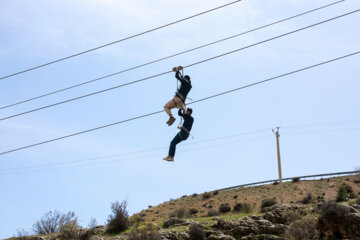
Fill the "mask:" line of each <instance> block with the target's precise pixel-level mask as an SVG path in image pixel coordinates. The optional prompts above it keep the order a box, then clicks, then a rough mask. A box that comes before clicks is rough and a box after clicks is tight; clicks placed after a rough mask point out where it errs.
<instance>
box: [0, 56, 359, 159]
mask: <svg viewBox="0 0 360 240" xmlns="http://www.w3.org/2000/svg"><path fill="white" fill-rule="evenodd" d="M359 53H360V51H357V52H353V53H350V54H347V55H344V56H341V57H337V58H333V59H330V60H327V61H324V62H321V63H317V64H314V65H311V66H308V67H304V68H300V69H298V70H294V71H291V72H288V73H284V74H281V75H278V76H275V77H272V78H268V79H265V80H262V81H259V82H255V83H252V84H248V85H245V86H242V87H239V88H235V89H232V90H229V91H225V92H222V93H218V94H215V95H212V96H209V97H205V98H202V99H199V100H196V101H193V102H191V103H189V104H188V105H190V104H195V103H198V102H202V101H205V100H209V99H211V98H215V97H219V96H222V95H225V94H228V93H232V92H235V91H239V90H242V89H245V88H249V87H252V86H256V85H259V84H263V83H266V82H269V81H272V80H275V79H278V78H282V77H285V76H289V75H292V74H295V73H298V72H302V71H305V70H308V69H311V68H315V67H319V66H321V65H325V64H328V63H331V62H335V61H339V60H341V59H344V58H348V57H351V56H354V55H357V54H359ZM161 112H163V110H160V111H156V112H152V113H148V114H144V115H141V116H137V117H133V118H129V119H126V120H122V121H119V122H114V123H110V124H107V125H103V126H100V127H96V128H92V129H88V130H84V131H81V132H77V133H73V134H70V135H66V136H62V137H58V138H54V139H50V140H47V141H44V142H39V143H35V144H31V145H28V146H24V147H20V148H15V149H12V150H8V151H5V152H1V153H0V155H5V154H8V153H11V152H16V151H20V150H23V149H26V148H31V147H35V146H38V145H42V144H46V143H50V142H54V141H58V140H61V139H65V138H69V137H73V136H77V135H80V134H84V133H88V132H92V131H96V130H99V129H102V128H107V127H111V126H114V125H118V124H122V123H125V122H130V121H133V120H137V119H141V118H145V117H149V116H152V115H155V114H159V113H161Z"/></svg>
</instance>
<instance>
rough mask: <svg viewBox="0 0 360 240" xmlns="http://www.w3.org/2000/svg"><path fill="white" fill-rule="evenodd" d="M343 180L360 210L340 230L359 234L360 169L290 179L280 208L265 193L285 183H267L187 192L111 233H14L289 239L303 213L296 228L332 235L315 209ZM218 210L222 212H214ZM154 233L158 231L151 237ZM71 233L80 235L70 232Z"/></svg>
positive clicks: (46, 238)
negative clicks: (343, 174)
mask: <svg viewBox="0 0 360 240" xmlns="http://www.w3.org/2000/svg"><path fill="white" fill-rule="evenodd" d="M342 185H346V186H348V188H350V187H351V189H352V191H353V198H354V199H353V200H351V201H348V202H347V203H346V202H345V203H342V204H344V205H342V206H345V205H346V206H347V205H349V204H350V205H349V207H350V206H352V207H356V208H357V209H358V210H354V208H353V210H351V211H357V213H353V215H351V214H350V212H351V211H350V212H346V211H345V213H344V214H345V215H344V214H343V215H341V217H340V218H339V219H338V221H339V223H344V224H343V225H344V226H345V227H344V226H341V227H342V228H341V229H340V230H339V231H340V232H346V234H352V235H348V236H354V235H357V234H358V233H359V234H360V227H359V226H360V204H359V200H358V201H357V204H356V203H355V198H358V199H360V198H359V196H360V176H359V175H357V176H346V177H335V178H327V179H321V180H313V181H298V182H288V183H284V186H283V187H284V191H283V198H284V202H285V203H288V204H290V205H282V204H279V205H274V206H273V207H275V208H273V207H270V208H265V209H270V210H267V211H261V212H260V210H261V203H262V201H263V200H265V199H270V200H272V199H275V200H276V201H279V193H280V186H279V185H263V186H255V187H247V188H239V189H232V190H223V191H213V192H207V193H202V194H192V195H190V196H183V197H181V198H179V199H176V200H171V201H168V202H165V203H163V204H160V205H158V206H155V207H149V208H148V209H146V210H144V211H141V212H140V213H137V214H135V215H133V216H131V217H130V219H129V220H130V225H129V226H128V229H127V230H125V231H123V232H121V233H119V234H109V233H107V231H106V226H96V227H94V228H92V229H78V228H75V229H73V230H70V233H67V235H65V237H64V236H62V235H61V234H63V233H60V234H59V233H57V234H49V235H42V236H30V237H22V238H10V239H11V240H61V239H76V240H80V239H82V240H112V239H123V240H129V239H130V240H144V239H151V240H158V239H159V240H160V239H171V240H189V234H190V232H191V226H192V225H194V224H195V225H196V224H198V227H197V228H198V229H197V230H196V231H204V234H205V235H206V236H207V238H206V239H210V240H234V239H246V240H263V239H278V240H283V239H284V234H286V233H285V232H286V231H287V229H291V226H292V225H291V224H293V223H294V221H297V220H299V218H301V219H304V220H301V219H300V222H299V223H297V224H301V226H297V225H294V227H292V229H295V230H294V231H296V229H299V228H301V229H302V228H304V227H305V228H309V229H310V230H313V231H315V230H316V229H315V225H316V226H319V229H318V230H321V232H322V233H323V234H324V233H326V234H327V233H329V234H330V235H329V236H332V235H331V234H333V235H334V234H337V232H336V231H338V230H337V229H336V227H333V226H330V225H329V224H328V222H327V221H328V220H327V219H326V218H325V220H324V219H323V220H321V217H320V216H319V215H317V213H316V212H317V211H318V210H317V211H315V209H317V208H318V207H319V206H320V205H319V204H317V203H320V202H324V200H325V201H326V200H334V199H336V196H337V191H338V189H339V187H340V186H342ZM309 193H311V195H312V199H311V201H309V202H307V203H312V204H292V203H296V202H298V201H300V200H302V199H304V198H306V197H307V196H308V194H309ZM240 203H241V204H242V205H241V206H243V207H244V206H246V207H245V208H242V209H241V211H234V206H235V205H237V204H240ZM221 206H223V208H222V210H223V212H222V213H219V211H220V209H219V208H221ZM350 208H351V207H350ZM329 209H330V211H334V209H335V211H337V212H341V211H344V209H343V208H341V207H340V205H339V206H337V207H336V206H335V208H334V206H332V207H331V208H329ZM211 211H212V213H213V215H212V216H209V212H211ZM328 211H329V210H328ZM214 212H215V213H214ZM294 214H295V215H294ZM172 215H175V217H181V218H182V219H179V218H169V217H170V216H172ZM180 215H181V216H180ZM338 215H339V214H338ZM214 216H216V217H215V218H214ZM245 216H247V217H245ZM314 221H315V222H314ZM321 221H322V222H323V223H324V224H323V226H322V228H323V229H321V225H317V224H315V223H316V222H319V223H321ZM347 221H349V222H347ZM339 223H336V224H335V225H336V226H339V225H341V224H339ZM354 223H355V224H358V223H359V224H358V225H359V226H357V227H356V226H353V225H354ZM324 226H325V227H324ZM329 226H330V227H329ZM346 226H350V230H349V229H346ZM195 227H196V226H195ZM201 229H202V230H201ZM354 229H355V230H354ZM140 233H146V236H147V237H146V238H144V236H145V235H141V234H140ZM132 234H133V235H132ZM134 234H135V235H134ZM136 234H138V235H136ZM139 234H140V235H139ZM149 234H150V235H151V234H153V235H151V237H149V236H150V235H149ZM298 234H302V232H301V233H296V235H298ZM69 236H76V237H75V238H70V237H69ZM79 236H81V237H79ZM134 236H135V237H134ZM242 237H245V238H242ZM10 239H9V240H10ZM285 239H287V238H285ZM303 239H308V238H303Z"/></svg>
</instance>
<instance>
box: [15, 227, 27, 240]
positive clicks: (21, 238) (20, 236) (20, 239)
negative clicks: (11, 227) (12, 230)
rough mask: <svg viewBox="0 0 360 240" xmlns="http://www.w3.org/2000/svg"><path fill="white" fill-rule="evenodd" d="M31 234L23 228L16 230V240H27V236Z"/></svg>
mask: <svg viewBox="0 0 360 240" xmlns="http://www.w3.org/2000/svg"><path fill="white" fill-rule="evenodd" d="M29 235H30V234H29V233H28V232H27V231H26V230H25V229H23V228H20V229H17V230H16V236H15V237H16V239H17V240H25V239H26V237H27V236H29Z"/></svg>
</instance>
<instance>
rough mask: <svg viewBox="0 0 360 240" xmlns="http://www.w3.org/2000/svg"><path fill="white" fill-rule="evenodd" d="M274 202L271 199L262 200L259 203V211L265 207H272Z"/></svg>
mask: <svg viewBox="0 0 360 240" xmlns="http://www.w3.org/2000/svg"><path fill="white" fill-rule="evenodd" d="M276 203H277V202H276V200H275V199H273V198H266V199H264V200H262V202H261V209H264V208H266V207H271V206H274V205H275V204H276Z"/></svg>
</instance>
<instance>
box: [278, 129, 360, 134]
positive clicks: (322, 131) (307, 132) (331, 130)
mask: <svg viewBox="0 0 360 240" xmlns="http://www.w3.org/2000/svg"><path fill="white" fill-rule="evenodd" d="M357 130H360V128H339V129H324V130H314V131H302V132H291V133H283V134H282V135H302V134H313V133H328V132H342V131H357Z"/></svg>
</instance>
